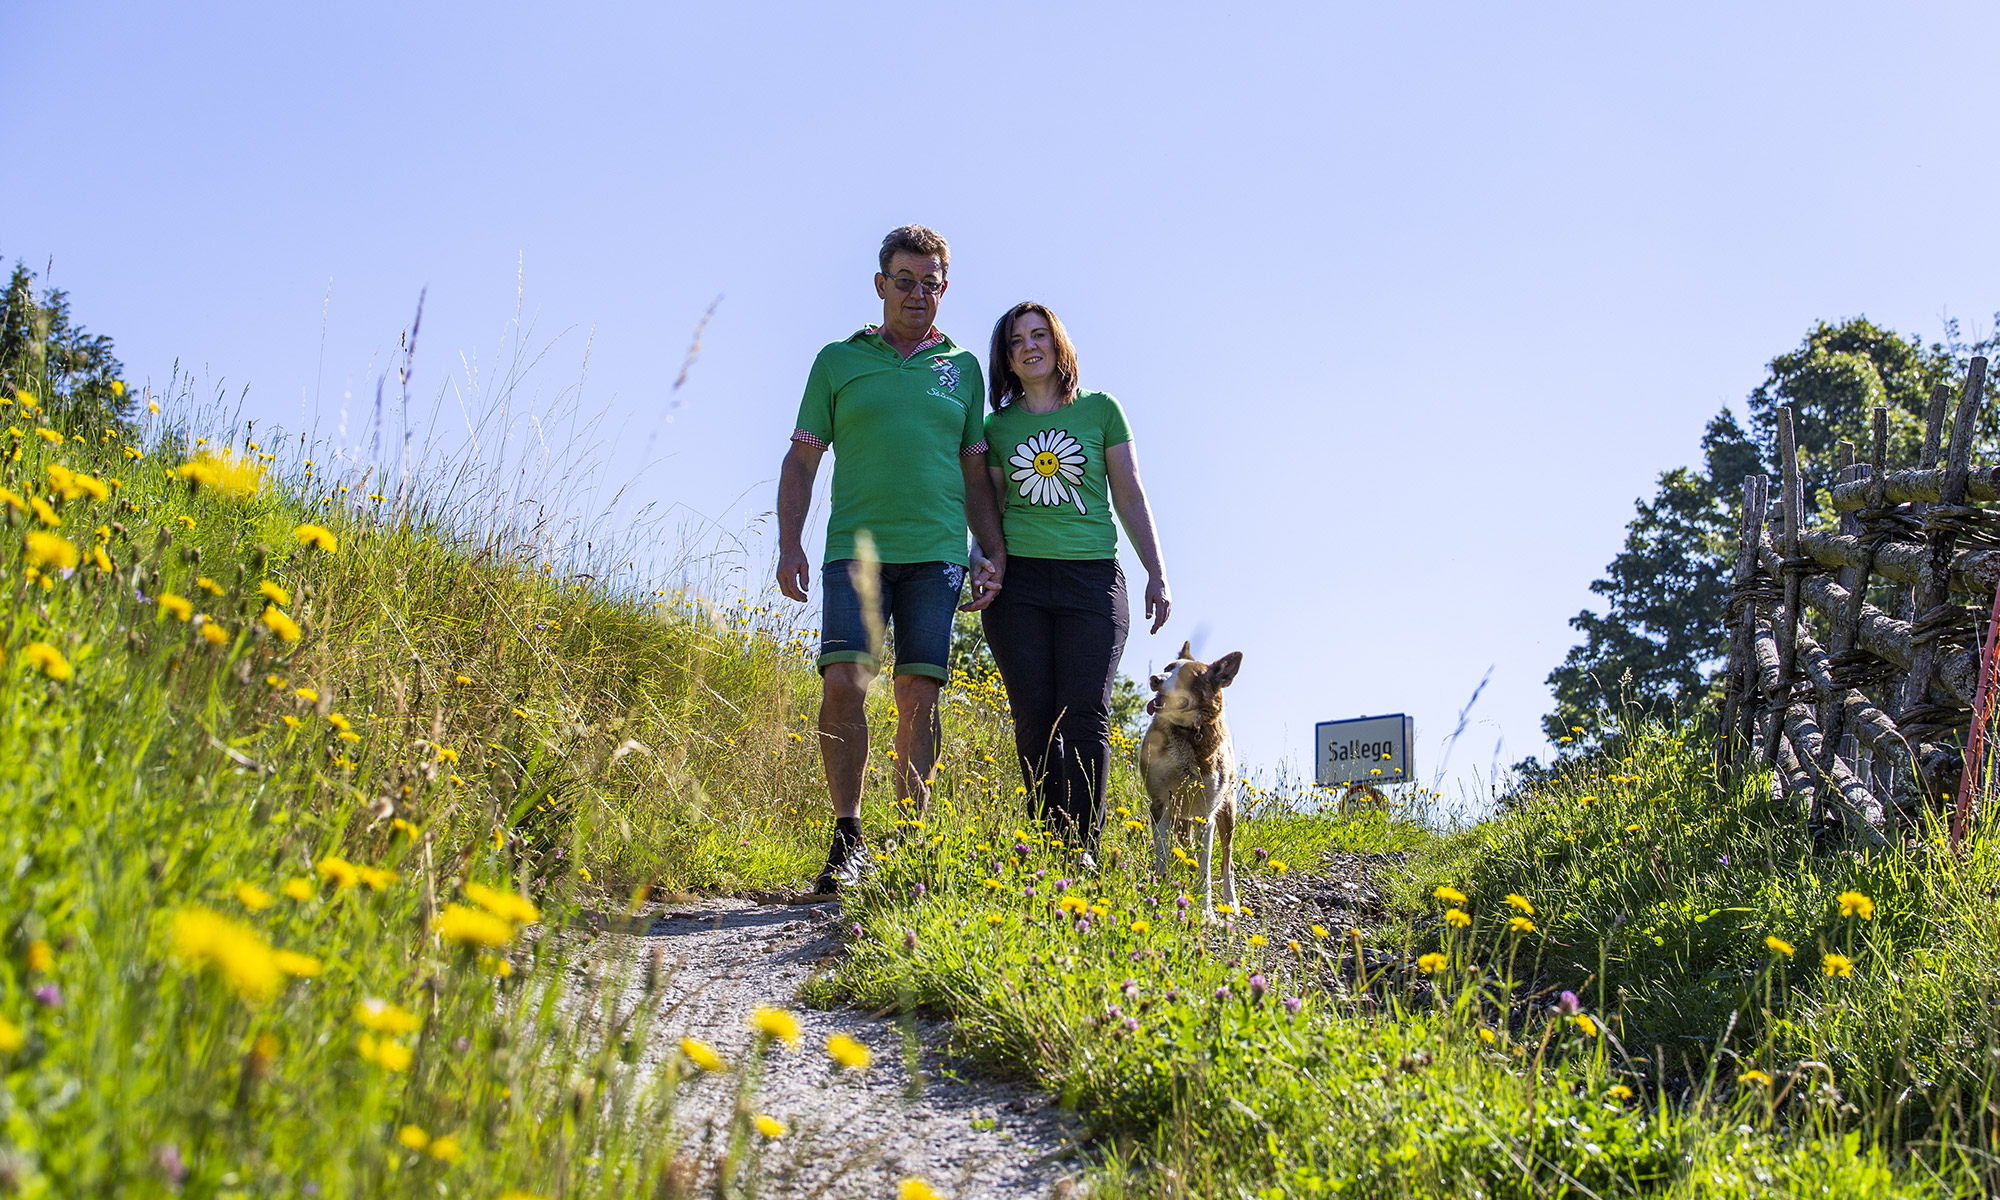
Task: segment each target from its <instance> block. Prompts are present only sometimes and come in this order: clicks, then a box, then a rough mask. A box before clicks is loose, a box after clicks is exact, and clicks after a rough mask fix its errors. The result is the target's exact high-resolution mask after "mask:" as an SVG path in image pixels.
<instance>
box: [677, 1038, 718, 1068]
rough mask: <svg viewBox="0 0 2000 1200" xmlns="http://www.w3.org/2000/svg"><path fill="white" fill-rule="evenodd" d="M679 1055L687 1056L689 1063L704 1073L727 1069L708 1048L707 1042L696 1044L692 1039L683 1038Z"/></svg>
mask: <svg viewBox="0 0 2000 1200" xmlns="http://www.w3.org/2000/svg"><path fill="white" fill-rule="evenodd" d="M681 1053H682V1054H685V1055H687V1056H688V1061H689V1062H691V1063H693V1064H694V1065H695V1066H697V1067H700V1068H701V1069H702V1070H704V1071H724V1070H727V1069H728V1068H727V1066H725V1065H724V1063H723V1061H722V1059H721V1057H720V1056H719V1055H717V1054H716V1052H715V1051H714V1050H713V1049H711V1048H710V1047H709V1044H708V1043H707V1042H698V1041H696V1040H695V1039H693V1038H688V1037H684V1038H682V1039H681Z"/></svg>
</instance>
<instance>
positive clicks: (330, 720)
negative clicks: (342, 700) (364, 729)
mask: <svg viewBox="0 0 2000 1200" xmlns="http://www.w3.org/2000/svg"><path fill="white" fill-rule="evenodd" d="M326 723H327V724H329V725H331V726H333V727H334V728H335V729H338V730H340V731H341V732H342V733H346V732H347V731H348V730H350V729H353V728H354V722H352V721H350V720H348V719H347V718H346V717H344V716H342V715H341V714H339V713H328V714H326Z"/></svg>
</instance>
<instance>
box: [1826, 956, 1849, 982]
mask: <svg viewBox="0 0 2000 1200" xmlns="http://www.w3.org/2000/svg"><path fill="white" fill-rule="evenodd" d="M1819 966H1820V970H1822V971H1824V972H1826V977H1827V978H1828V979H1833V978H1835V977H1836V976H1837V977H1839V978H1841V979H1852V978H1854V960H1853V959H1851V958H1849V957H1847V956H1846V955H1845V954H1831V953H1829V954H1827V955H1826V956H1825V957H1824V958H1822V959H1820V964H1819Z"/></svg>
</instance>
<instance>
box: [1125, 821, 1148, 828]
mask: <svg viewBox="0 0 2000 1200" xmlns="http://www.w3.org/2000/svg"><path fill="white" fill-rule="evenodd" d="M1145 827H1146V823H1145V822H1144V821H1127V822H1125V828H1127V829H1144V828H1145Z"/></svg>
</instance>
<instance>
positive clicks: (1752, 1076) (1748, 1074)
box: [1736, 1067, 1771, 1087]
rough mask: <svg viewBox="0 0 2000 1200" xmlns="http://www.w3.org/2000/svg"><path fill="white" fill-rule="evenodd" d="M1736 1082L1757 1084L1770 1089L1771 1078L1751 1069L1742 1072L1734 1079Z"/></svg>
mask: <svg viewBox="0 0 2000 1200" xmlns="http://www.w3.org/2000/svg"><path fill="white" fill-rule="evenodd" d="M1736 1082H1738V1083H1751V1084H1758V1085H1760V1086H1762V1087H1770V1086H1771V1077H1770V1076H1769V1075H1766V1074H1764V1072H1762V1071H1759V1070H1757V1069H1756V1068H1754V1067H1753V1068H1751V1069H1750V1070H1748V1071H1745V1072H1743V1073H1742V1074H1741V1075H1738V1076H1737V1077H1736Z"/></svg>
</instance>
